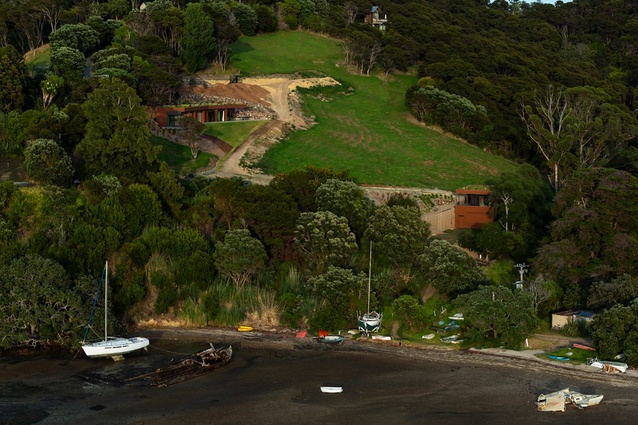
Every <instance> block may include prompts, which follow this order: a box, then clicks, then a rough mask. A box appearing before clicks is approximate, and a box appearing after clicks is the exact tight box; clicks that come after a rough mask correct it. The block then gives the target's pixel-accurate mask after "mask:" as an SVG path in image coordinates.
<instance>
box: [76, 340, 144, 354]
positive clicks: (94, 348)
mask: <svg viewBox="0 0 638 425" xmlns="http://www.w3.org/2000/svg"><path fill="white" fill-rule="evenodd" d="M148 344H149V341H148V338H143V337H134V338H109V339H108V340H107V341H96V342H88V343H85V344H84V345H82V350H84V354H86V356H87V357H90V358H99V357H117V356H122V355H124V354H128V353H132V352H133V351H137V350H141V349H143V348H146V347H148Z"/></svg>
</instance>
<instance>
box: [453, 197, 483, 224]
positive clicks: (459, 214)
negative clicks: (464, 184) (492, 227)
mask: <svg viewBox="0 0 638 425" xmlns="http://www.w3.org/2000/svg"><path fill="white" fill-rule="evenodd" d="M456 198H457V202H456V207H455V208H454V227H455V228H457V229H480V228H481V227H482V226H483V225H484V224H486V223H491V222H492V217H491V216H490V210H491V209H492V207H491V206H490V191H489V190H487V189H457V190H456Z"/></svg>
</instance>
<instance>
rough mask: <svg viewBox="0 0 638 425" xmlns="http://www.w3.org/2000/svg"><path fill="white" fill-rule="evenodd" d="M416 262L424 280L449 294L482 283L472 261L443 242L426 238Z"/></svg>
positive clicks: (457, 293)
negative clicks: (426, 243)
mask: <svg viewBox="0 0 638 425" xmlns="http://www.w3.org/2000/svg"><path fill="white" fill-rule="evenodd" d="M417 261H418V263H419V268H420V270H421V273H422V274H423V276H424V278H425V280H426V282H427V283H429V284H432V285H433V286H434V287H435V288H436V289H437V290H438V291H439V292H441V293H442V294H446V295H449V296H450V297H456V296H458V295H460V294H463V293H466V292H470V291H472V290H474V289H476V288H478V286H479V285H480V284H482V283H485V282H486V278H485V275H484V274H483V271H482V270H481V269H480V268H479V267H478V265H477V264H476V260H474V258H472V257H471V256H470V255H469V254H468V253H467V252H465V251H463V250H462V249H461V248H459V247H457V246H453V245H451V244H450V243H449V242H447V241H443V240H439V239H434V240H432V241H430V244H429V245H428V246H427V248H426V249H425V253H423V254H421V255H420V256H419V257H418V260H417Z"/></svg>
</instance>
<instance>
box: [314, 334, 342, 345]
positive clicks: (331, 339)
mask: <svg viewBox="0 0 638 425" xmlns="http://www.w3.org/2000/svg"><path fill="white" fill-rule="evenodd" d="M317 341H319V342H323V343H325V344H341V343H342V342H343V337H342V336H341V335H325V336H320V337H317Z"/></svg>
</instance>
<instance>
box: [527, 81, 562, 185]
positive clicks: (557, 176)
mask: <svg viewBox="0 0 638 425" xmlns="http://www.w3.org/2000/svg"><path fill="white" fill-rule="evenodd" d="M569 114H570V110H569V107H568V105H567V101H566V100H565V96H564V94H563V92H562V91H560V90H558V89H557V88H555V87H554V86H547V89H546V90H545V93H543V94H538V93H536V94H535V96H534V102H533V105H523V108H522V110H521V112H520V117H521V119H522V120H523V123H524V124H525V126H526V128H527V135H528V136H529V138H530V139H531V140H532V142H534V144H535V145H536V147H537V148H538V151H539V152H540V154H541V155H542V156H543V158H544V159H545V162H546V163H547V166H548V167H549V169H550V170H551V177H550V181H551V183H552V187H553V188H554V191H556V192H558V190H559V189H560V187H561V185H562V183H563V180H564V176H563V175H562V173H563V166H564V161H565V159H566V157H567V155H568V154H569V153H570V151H571V148H572V138H571V137H569V135H568V134H567V132H566V131H565V127H566V125H565V124H566V121H567V119H568V117H569Z"/></svg>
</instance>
